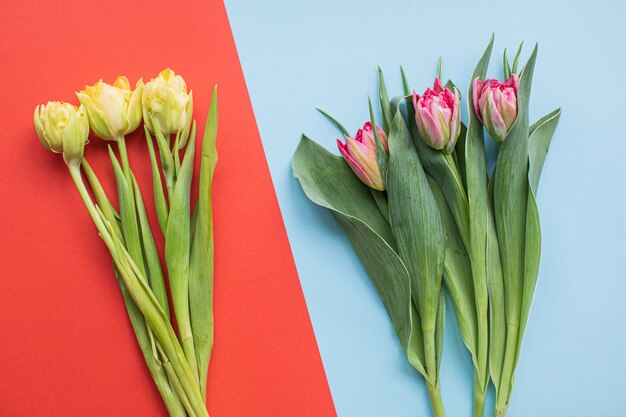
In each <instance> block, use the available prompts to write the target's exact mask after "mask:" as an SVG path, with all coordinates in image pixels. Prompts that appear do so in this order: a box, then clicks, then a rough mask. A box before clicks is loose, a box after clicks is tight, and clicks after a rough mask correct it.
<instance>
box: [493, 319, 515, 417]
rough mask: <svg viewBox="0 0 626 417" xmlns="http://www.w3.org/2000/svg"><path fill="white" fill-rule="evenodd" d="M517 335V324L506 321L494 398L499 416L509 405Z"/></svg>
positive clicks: (504, 412)
mask: <svg viewBox="0 0 626 417" xmlns="http://www.w3.org/2000/svg"><path fill="white" fill-rule="evenodd" d="M518 336H519V325H517V324H515V323H507V325H506V346H505V350H504V364H503V365H502V376H501V380H500V387H499V389H498V396H497V398H496V414H497V415H501V416H504V414H506V411H507V409H508V407H509V398H510V396H511V389H512V388H513V372H514V371H515V357H516V356H517V339H518ZM498 413H500V414H498Z"/></svg>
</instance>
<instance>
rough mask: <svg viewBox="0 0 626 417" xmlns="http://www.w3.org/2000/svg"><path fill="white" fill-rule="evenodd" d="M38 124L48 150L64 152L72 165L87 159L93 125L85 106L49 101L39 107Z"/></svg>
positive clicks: (35, 117) (36, 112)
mask: <svg viewBox="0 0 626 417" xmlns="http://www.w3.org/2000/svg"><path fill="white" fill-rule="evenodd" d="M34 121H35V130H36V131H37V136H39V140H40V141H41V143H42V145H43V146H44V147H45V148H46V149H47V150H49V151H52V152H57V153H63V158H64V159H65V161H66V162H67V163H68V164H69V163H70V162H74V161H80V160H81V159H82V158H83V152H84V148H85V144H86V143H87V137H88V136H89V122H88V120H87V115H86V113H85V109H84V107H83V106H80V107H76V106H73V105H71V104H69V103H62V102H60V101H49V102H48V103H47V104H42V105H39V106H37V108H35V115H34Z"/></svg>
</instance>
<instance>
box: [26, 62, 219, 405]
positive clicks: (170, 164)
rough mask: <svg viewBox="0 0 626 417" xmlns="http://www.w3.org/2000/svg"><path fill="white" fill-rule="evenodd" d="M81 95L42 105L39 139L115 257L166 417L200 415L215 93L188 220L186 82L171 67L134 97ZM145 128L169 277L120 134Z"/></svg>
mask: <svg viewBox="0 0 626 417" xmlns="http://www.w3.org/2000/svg"><path fill="white" fill-rule="evenodd" d="M77 97H78V100H79V101H80V103H81V104H80V107H76V106H74V105H72V104H69V103H60V102H48V103H47V104H45V105H41V106H38V107H37V109H36V110H35V117H34V120H35V129H36V131H37V135H38V136H39V139H40V140H41V143H42V144H43V146H44V147H45V148H46V149H48V150H50V151H53V152H56V153H62V154H63V158H64V160H65V163H66V164H67V167H68V169H69V173H70V175H71V177H72V179H73V181H74V183H75V185H76V188H77V190H78V192H79V194H80V196H81V198H82V200H83V202H84V204H85V206H86V207H87V211H88V212H89V215H90V216H91V218H92V220H93V222H94V224H95V226H96V229H97V231H98V233H99V235H100V237H101V238H102V240H103V241H104V244H105V245H106V247H107V249H108V250H109V252H110V254H111V258H112V260H113V266H114V274H115V277H116V278H117V281H118V283H119V286H120V289H121V292H122V296H123V299H124V302H125V304H126V309H127V311H128V316H129V318H130V321H131V324H132V327H133V329H134V331H135V334H136V336H137V342H138V343H139V347H140V348H141V351H142V352H143V357H144V359H145V361H146V364H147V366H148V369H149V371H150V373H151V375H152V378H153V379H154V382H155V384H156V386H157V388H158V390H159V392H160V394H161V396H162V398H163V401H164V403H165V405H166V407H167V409H168V411H169V414H170V415H171V416H173V417H184V416H190V417H192V416H193V417H201V416H205V417H206V416H208V413H207V410H206V406H205V402H206V388H207V387H206V379H207V371H208V365H209V359H210V356H211V350H212V347H213V234H212V212H211V182H212V179H213V171H214V169H215V165H216V162H217V153H216V149H215V141H216V136H217V117H218V108H217V89H216V88H215V89H214V91H213V98H212V100H211V106H210V108H209V113H208V117H207V122H206V127H205V131H204V137H203V143H202V156H201V167H200V179H199V197H198V201H197V202H196V203H195V206H194V207H193V214H191V213H192V210H191V202H190V187H191V180H192V177H193V166H194V155H195V150H196V146H195V140H196V123H195V121H192V120H193V117H192V113H193V95H192V92H191V91H189V92H187V86H186V84H185V81H184V80H183V78H182V77H181V76H180V75H176V74H175V73H174V72H173V71H172V70H170V69H167V70H165V71H162V72H161V73H160V74H159V75H158V77H156V78H154V79H153V80H151V81H150V82H148V83H146V84H145V85H144V84H143V82H142V81H141V80H139V81H138V82H137V84H136V86H135V88H134V89H131V87H130V84H129V82H128V79H127V78H126V77H118V78H117V79H116V80H115V82H114V83H113V85H109V84H106V83H104V82H102V80H100V81H98V82H97V83H96V84H95V85H93V86H87V87H86V88H85V89H84V90H83V91H80V92H78V93H77ZM142 120H143V122H144V131H145V136H146V141H147V147H148V153H149V158H150V163H151V167H152V178H153V188H154V193H153V194H154V203H155V207H156V215H157V218H158V223H159V226H160V233H161V234H162V237H163V238H164V241H165V250H164V252H165V265H166V272H164V271H163V269H162V266H161V265H162V263H161V258H160V255H159V252H158V250H157V245H156V243H155V233H154V232H153V230H151V228H150V224H149V222H148V215H147V212H146V207H145V204H144V200H143V197H142V193H141V190H140V187H139V185H138V183H137V181H136V179H135V175H134V173H133V170H132V169H131V166H130V161H129V157H128V153H127V151H126V142H125V136H126V135H128V134H129V133H131V132H133V131H134V130H136V129H137V128H138V127H139V125H140V124H141V121H142ZM90 127H91V130H92V131H93V133H94V135H95V136H96V137H98V138H99V139H102V140H105V141H109V143H110V144H109V147H108V151H109V155H110V158H111V163H112V169H113V172H114V174H115V180H116V184H117V192H118V196H117V197H118V198H117V200H118V209H116V208H115V206H114V205H113V202H112V200H111V199H110V198H109V197H108V196H107V195H106V193H105V191H104V188H103V187H102V185H101V183H100V181H99V180H98V177H97V176H96V173H95V172H94V170H93V169H92V168H91V166H90V165H89V163H88V162H87V159H86V157H85V155H84V149H85V145H86V144H87V143H88V141H87V139H88V136H89V130H90ZM153 140H154V141H156V145H157V146H156V150H155V146H154V143H153ZM115 148H117V151H118V153H119V158H118V156H117V155H116V153H115ZM157 151H158V155H159V158H158V159H159V160H160V161H159V160H157ZM181 154H182V157H181ZM84 179H86V180H87V184H88V185H89V188H90V189H91V192H92V194H93V196H94V199H95V201H94V200H92V197H91V195H90V193H89V190H88V187H87V184H86V183H85V181H84ZM163 182H165V186H164V185H163ZM166 276H167V277H168V278H169V279H168V280H166V278H165V277H166ZM168 284H169V285H168ZM168 288H169V295H170V296H171V301H172V306H173V309H174V311H173V314H172V313H171V312H170V304H169V299H168ZM174 317H175V320H176V324H177V332H175V331H174V326H173V323H174Z"/></svg>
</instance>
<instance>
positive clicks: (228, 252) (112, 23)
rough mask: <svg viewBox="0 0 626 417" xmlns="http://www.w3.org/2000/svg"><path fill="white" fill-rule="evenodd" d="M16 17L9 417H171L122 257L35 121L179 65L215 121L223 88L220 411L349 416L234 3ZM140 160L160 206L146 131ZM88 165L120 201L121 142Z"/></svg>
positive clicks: (2, 292)
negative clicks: (308, 292)
mask: <svg viewBox="0 0 626 417" xmlns="http://www.w3.org/2000/svg"><path fill="white" fill-rule="evenodd" d="M0 16H2V27H0V35H1V36H0V68H1V70H0V71H1V72H0V74H1V75H2V77H1V78H0V82H1V86H2V87H1V90H2V98H1V99H0V118H1V119H0V120H1V121H2V124H1V129H2V130H1V132H2V137H1V139H0V140H1V143H0V174H1V175H0V189H1V190H2V204H1V205H0V219H1V226H0V259H1V261H2V262H1V265H2V278H0V416H11V417H27V416H28V417H30V416H42V417H46V416H64V417H65V416H157V415H166V411H165V408H164V406H163V405H162V404H161V400H160V397H159V394H158V392H157V390H156V388H154V386H153V383H152V381H151V378H150V375H149V373H148V372H147V370H146V367H145V364H144V362H143V359H142V357H141V355H140V351H139V349H138V347H137V346H136V342H135V339H134V334H133V332H132V328H131V326H130V324H129V321H128V319H127V316H126V311H125V308H124V305H123V302H122V298H121V296H120V294H119V290H118V288H117V285H116V281H115V279H114V277H113V274H112V269H111V265H110V258H109V256H108V254H107V252H106V249H105V247H104V245H103V244H102V243H101V242H100V240H99V238H98V236H97V234H96V230H95V228H94V227H93V225H92V223H91V220H90V219H89V217H88V215H87V212H86V211H85V209H84V207H83V205H82V202H81V201H80V199H79V197H78V194H77V193H76V191H75V189H74V186H73V184H72V182H71V180H70V177H69V175H68V174H67V171H66V170H65V166H64V164H63V161H62V158H61V157H60V156H59V155H54V154H51V153H48V152H46V151H45V150H44V148H43V147H42V146H41V145H40V144H39V142H38V140H37V137H36V135H35V132H34V128H33V124H32V113H33V110H34V108H35V106H36V105H37V104H39V103H44V102H46V101H48V100H65V101H70V102H73V103H76V102H77V100H76V99H75V96H74V91H76V90H80V89H82V87H83V86H84V85H85V84H88V83H89V84H91V83H93V82H95V81H96V80H97V79H98V78H100V77H102V78H103V79H104V80H105V81H108V82H112V81H113V80H114V78H115V76H117V75H118V74H124V75H127V76H128V77H129V79H130V80H131V82H133V83H134V81H135V80H136V79H138V78H139V77H144V78H145V79H146V80H147V79H149V78H151V77H153V76H155V75H156V74H157V73H158V72H159V71H160V70H161V69H163V68H165V67H166V66H170V67H172V68H173V69H174V70H175V71H176V72H178V73H180V74H182V75H183V76H184V77H185V79H186V80H187V83H188V85H189V86H190V87H191V88H192V89H193V91H194V98H195V115H196V117H197V119H198V122H199V126H204V120H205V117H206V111H207V109H208V104H209V98H210V92H211V89H212V86H213V84H214V83H218V84H219V98H220V101H219V105H220V126H219V137H218V150H219V158H220V162H219V164H218V168H217V172H216V177H215V183H214V198H215V200H214V220H215V239H216V249H215V259H216V280H215V320H216V331H215V337H216V344H215V349H214V353H213V360H212V363H211V368H210V371H209V385H208V386H209V399H208V403H209V405H208V408H209V411H210V413H211V416H212V417H227V416H233V417H234V416H236V417H245V416H251V417H252V416H254V417H263V416H272V417H276V416H315V417H319V416H322V417H323V416H334V415H335V411H334V408H333V405H332V400H331V396H330V392H329V389H328V385H327V382H326V378H325V375H324V371H323V368H322V364H321V361H320V357H319V353H318V350H317V347H316V343H315V338H314V335H313V331H312V328H311V325H310V321H309V317H308V314H307V311H306V306H305V302H304V299H303V297H302V293H301V288H300V284H299V281H298V277H297V274H296V270H295V267H294V263H293V259H292V256H291V253H290V249H289V243H288V240H287V237H286V234H285V230H284V226H283V223H282V219H281V216H280V212H279V208H278V204H277V201H276V197H275V194H274V190H273V188H272V183H271V179H270V175H269V171H268V168H267V164H266V162H265V158H264V155H263V149H262V146H261V141H260V138H259V135H258V131H257V128H256V124H255V120H254V115H253V112H252V108H251V105H250V101H249V98H248V94H247V91H246V86H245V82H244V78H243V74H242V72H241V68H240V65H239V61H238V57H237V53H236V49H235V45H234V41H233V38H232V35H231V32H230V27H229V25H228V20H227V16H226V12H225V10H224V6H223V4H222V3H221V2H220V1H206V0H205V1H179V2H167V3H165V2H163V3H157V2H154V1H146V0H142V1H122V0H113V1H110V0H109V1H99V0H83V1H75V2H64V3H60V2H55V1H35V0H27V1H7V0H5V1H3V2H2V4H1V5H0ZM129 152H130V157H131V165H132V166H133V169H134V170H135V173H136V175H137V176H138V178H139V180H140V183H141V184H142V188H143V193H144V197H145V199H146V203H147V204H148V206H149V210H151V209H152V201H151V196H152V188H151V181H150V169H149V165H148V157H147V150H146V147H145V142H144V140H143V138H142V136H141V135H139V134H136V135H132V136H131V137H130V138H129ZM86 155H87V157H88V158H89V160H90V162H91V163H92V165H94V167H95V169H96V170H97V172H98V173H99V175H100V177H101V179H102V180H103V181H104V182H105V185H106V186H107V190H108V191H109V192H110V195H115V194H114V188H113V178H112V175H111V171H110V166H109V162H108V159H107V158H108V157H107V154H106V147H105V145H104V144H103V143H102V142H100V141H98V140H97V139H94V140H92V143H91V144H90V145H88V147H87V152H86ZM151 215H152V212H151ZM151 220H152V221H153V224H154V226H156V222H155V220H156V219H155V218H154V216H152V218H151ZM155 230H157V229H155Z"/></svg>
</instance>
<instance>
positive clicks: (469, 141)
mask: <svg viewBox="0 0 626 417" xmlns="http://www.w3.org/2000/svg"><path fill="white" fill-rule="evenodd" d="M493 41H494V37H493V35H492V36H491V39H490V41H489V45H488V46H487V48H486V50H485V52H484V53H483V55H482V57H481V58H480V60H479V61H478V64H477V65H476V68H475V69H474V73H473V74H472V79H471V80H470V85H469V90H468V92H467V97H468V99H467V102H468V124H467V136H466V138H465V157H464V159H465V170H466V172H465V174H466V181H467V196H468V201H469V220H470V223H469V224H470V250H469V255H470V260H471V265H472V276H473V281H474V302H475V304H476V314H477V318H476V324H477V345H476V349H477V362H478V367H479V368H478V376H479V382H480V385H481V387H482V388H483V389H486V388H487V385H488V382H489V376H488V371H487V367H488V362H489V315H488V314H489V313H488V312H489V293H488V289H487V262H488V260H487V218H488V203H487V174H486V172H487V168H486V166H487V162H486V157H485V142H484V136H483V126H482V124H481V122H480V120H478V117H477V116H476V110H475V109H474V102H473V100H472V97H473V94H474V91H473V84H474V80H475V79H476V78H481V79H484V78H485V75H486V73H487V67H488V66H489V59H490V57H491V50H492V48H493Z"/></svg>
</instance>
